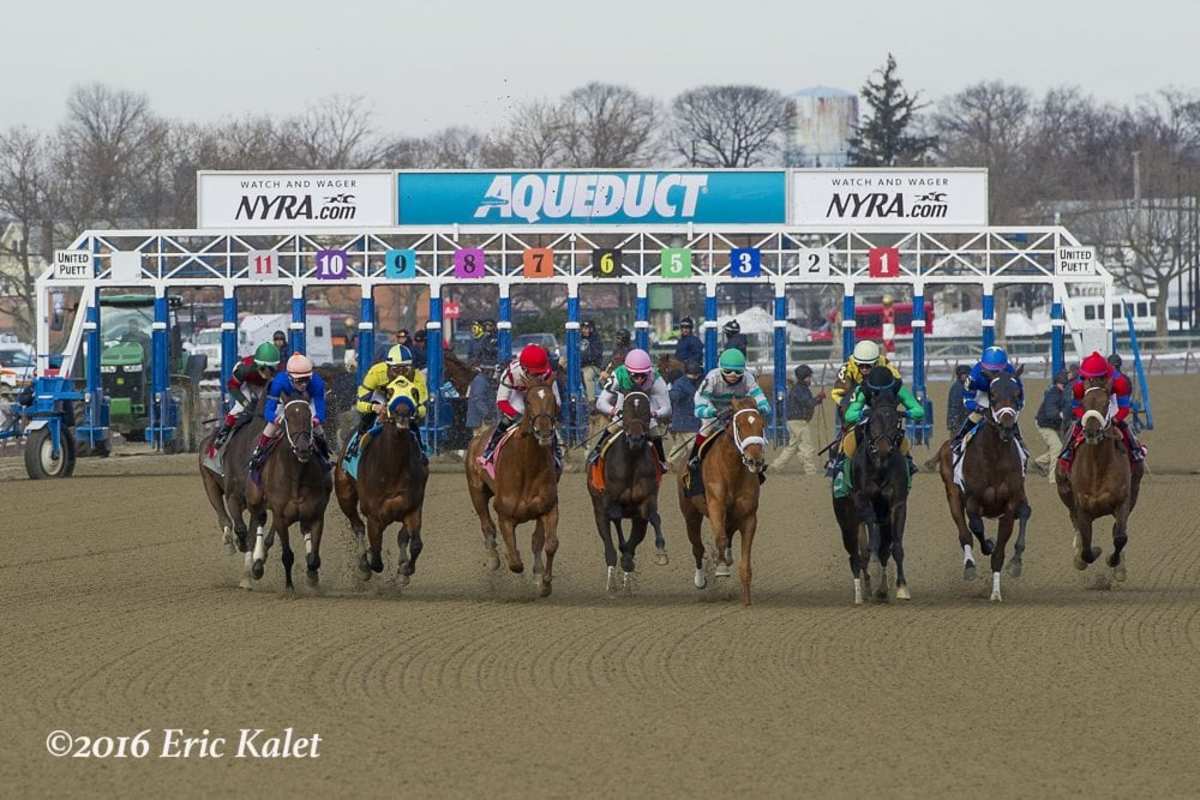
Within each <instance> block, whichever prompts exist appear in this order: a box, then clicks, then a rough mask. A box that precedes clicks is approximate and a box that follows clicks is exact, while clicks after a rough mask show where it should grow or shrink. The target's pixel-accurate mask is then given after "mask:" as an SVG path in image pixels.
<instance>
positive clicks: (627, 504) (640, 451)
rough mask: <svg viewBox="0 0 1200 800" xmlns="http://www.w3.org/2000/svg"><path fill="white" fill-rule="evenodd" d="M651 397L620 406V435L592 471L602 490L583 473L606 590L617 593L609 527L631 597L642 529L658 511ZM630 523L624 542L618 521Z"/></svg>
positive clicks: (629, 397)
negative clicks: (605, 568) (596, 472)
mask: <svg viewBox="0 0 1200 800" xmlns="http://www.w3.org/2000/svg"><path fill="white" fill-rule="evenodd" d="M650 426H651V420H650V398H649V397H648V396H647V395H646V393H645V392H629V393H627V394H626V395H625V398H624V400H623V401H622V402H621V430H620V432H619V433H617V434H615V436H616V439H615V440H614V441H613V442H612V444H611V445H609V447H608V451H607V452H606V453H605V454H604V458H603V461H602V462H601V463H600V464H598V465H597V469H602V470H603V480H602V486H597V485H596V483H595V481H594V480H593V479H594V477H595V476H594V475H593V474H592V469H588V482H587V487H588V493H589V494H590V495H591V496H592V513H593V514H594V515H595V518H596V531H597V532H598V533H599V534H600V539H601V541H602V542H603V543H604V563H605V564H606V565H607V566H608V574H607V579H606V584H605V588H606V589H607V590H608V591H610V592H612V591H616V588H617V548H615V547H613V539H612V528H616V529H617V542H618V545H619V547H620V551H621V570H622V572H623V573H624V574H623V575H622V581H621V583H622V587H623V588H624V590H625V592H626V593H632V592H633V570H634V557H635V555H636V554H637V548H638V545H640V544H641V543H642V540H643V539H645V538H646V527H647V525H649V524H650V520H651V518H652V517H654V516H655V515H656V514H657V512H658V484H659V468H658V456H657V455H656V454H655V452H654V447H653V446H652V445H651V443H650V438H649V437H650ZM623 519H628V520H632V528H633V530H632V532H631V533H630V535H629V540H628V541H626V540H625V536H624V534H623V532H622V531H621V520H623Z"/></svg>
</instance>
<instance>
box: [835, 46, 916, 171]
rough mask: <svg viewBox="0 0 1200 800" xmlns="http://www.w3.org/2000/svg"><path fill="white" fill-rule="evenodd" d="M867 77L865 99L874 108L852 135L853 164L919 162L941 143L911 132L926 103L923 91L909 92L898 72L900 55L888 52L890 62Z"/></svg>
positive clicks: (874, 164)
mask: <svg viewBox="0 0 1200 800" xmlns="http://www.w3.org/2000/svg"><path fill="white" fill-rule="evenodd" d="M871 75H872V76H874V75H878V76H879V80H878V81H873V80H871V78H870V77H868V78H867V83H866V85H864V86H863V88H862V94H863V99H864V100H865V101H866V103H867V106H868V107H869V108H870V112H869V113H870V116H869V117H868V118H867V120H866V121H865V122H864V123H863V124H862V125H859V126H857V127H855V129H854V136H852V137H851V138H850V154H849V157H850V164H851V165H852V166H856V167H895V166H904V165H907V164H914V163H919V162H920V161H921V160H922V158H923V157H924V156H925V155H926V153H928V152H929V151H930V150H932V149H934V148H935V147H936V146H937V137H935V136H916V135H911V134H910V133H909V132H908V129H909V126H911V125H912V123H913V118H914V117H915V115H916V113H917V112H918V111H920V110H921V109H922V108H924V107H925V104H924V103H920V102H919V101H920V92H916V93H914V94H909V93H908V92H907V91H906V90H905V88H904V84H903V83H902V82H901V80H900V78H899V77H897V75H896V57H895V56H893V55H892V54H891V53H888V57H887V63H886V64H884V66H883V67H881V68H880V69H877V70H875V72H873V73H871Z"/></svg>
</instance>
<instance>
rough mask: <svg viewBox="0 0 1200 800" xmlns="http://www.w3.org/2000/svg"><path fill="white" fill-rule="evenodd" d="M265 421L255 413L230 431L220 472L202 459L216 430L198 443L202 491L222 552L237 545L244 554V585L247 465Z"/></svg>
mask: <svg viewBox="0 0 1200 800" xmlns="http://www.w3.org/2000/svg"><path fill="white" fill-rule="evenodd" d="M266 424H267V423H266V421H265V420H263V418H262V417H261V416H254V417H252V418H251V419H250V420H249V421H248V422H246V423H245V424H243V425H241V426H239V427H238V428H237V429H236V430H235V431H234V432H233V435H232V436H230V438H229V441H228V442H227V443H226V444H225V447H224V449H223V450H222V451H221V456H220V457H221V473H222V474H220V475H218V474H217V473H215V472H213V471H212V470H210V469H209V468H208V467H207V466H205V463H204V461H205V455H206V454H207V452H208V447H209V445H210V444H211V442H212V440H213V438H214V437H215V436H216V435H217V434H216V431H213V432H212V433H210V434H209V435H208V436H207V437H205V439H204V441H202V442H201V443H200V453H199V455H200V478H201V480H202V481H203V483H204V493H205V494H206V495H208V502H209V503H211V504H212V507H213V510H214V511H216V512H217V525H219V526H220V527H221V535H222V538H223V541H224V544H225V552H226V553H228V554H230V555H232V554H233V553H234V552H235V548H236V551H237V552H240V553H243V554H244V556H245V568H244V571H243V574H242V580H241V583H240V585H241V587H242V588H243V589H249V588H250V586H251V583H250V570H251V563H250V562H251V552H250V532H249V530H248V529H247V527H246V483H247V480H248V476H247V465H248V464H249V463H250V451H251V450H253V449H254V443H255V441H257V440H258V435H259V434H260V433H262V429H263V428H264V427H265V426H266Z"/></svg>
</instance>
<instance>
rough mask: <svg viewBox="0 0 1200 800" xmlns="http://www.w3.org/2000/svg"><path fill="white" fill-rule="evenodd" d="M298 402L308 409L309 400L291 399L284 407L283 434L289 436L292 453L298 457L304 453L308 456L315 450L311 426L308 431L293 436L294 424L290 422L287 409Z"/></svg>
mask: <svg viewBox="0 0 1200 800" xmlns="http://www.w3.org/2000/svg"><path fill="white" fill-rule="evenodd" d="M297 403H299V404H301V405H303V406H304V407H305V410H306V411H307V410H308V401H307V400H289V401H288V402H287V403H286V404H285V405H284V407H283V434H284V436H286V437H287V440H288V446H289V447H291V448H292V455H294V456H296V457H297V458H299V457H300V454H301V453H303V454H304V455H305V456H306V457H307V456H308V455H309V454H310V453H312V451H313V433H312V429H311V428H310V429H309V430H307V431H304V432H302V433H298V434H296V436H295V437H294V438H293V436H292V426H291V425H289V424H288V417H287V410H288V409H289V408H291V407H292V406H294V405H296V404H297ZM297 440H298V441H297Z"/></svg>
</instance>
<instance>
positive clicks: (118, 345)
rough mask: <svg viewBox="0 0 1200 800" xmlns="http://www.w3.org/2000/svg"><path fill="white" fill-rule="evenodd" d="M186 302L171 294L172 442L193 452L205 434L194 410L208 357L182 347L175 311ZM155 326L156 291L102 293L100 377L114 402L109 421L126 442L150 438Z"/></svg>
mask: <svg viewBox="0 0 1200 800" xmlns="http://www.w3.org/2000/svg"><path fill="white" fill-rule="evenodd" d="M181 305H182V302H181V301H180V299H179V298H178V297H168V308H169V309H170V315H171V321H170V324H169V325H168V328H167V330H168V331H169V336H168V340H167V353H168V358H169V359H170V360H169V364H168V366H167V373H168V375H169V378H170V390H169V391H170V395H171V405H172V407H173V408H174V409H175V418H176V426H177V427H176V432H175V436H174V438H173V439H172V440H171V442H170V444H169V445H168V447H169V449H170V450H172V451H173V452H184V451H185V450H186V451H189V452H192V451H195V449H196V447H197V444H198V442H199V439H200V432H199V427H198V424H197V420H196V419H195V411H196V407H197V397H198V392H199V387H200V378H201V377H202V376H203V374H204V367H205V361H206V359H205V357H204V356H191V355H189V354H188V353H186V352H185V351H184V349H183V342H182V340H181V337H180V334H179V326H178V325H177V324H176V311H177V310H178V309H179V308H180V306H181ZM153 326H154V295H152V294H121V295H110V296H102V297H101V298H100V342H101V347H102V348H103V349H102V350H101V351H100V379H101V384H102V385H103V387H104V395H105V397H106V398H108V403H109V406H108V408H109V426H110V427H111V429H112V430H113V431H115V432H117V433H120V434H121V435H122V436H123V437H124V438H125V440H126V441H131V442H144V441H146V428H148V427H149V425H150V408H151V405H152V404H153V402H154V382H153V375H152V372H151V363H150V362H151V355H152V353H153V347H152V345H151V342H152V336H151V332H152V330H153ZM100 455H107V453H101V454H100Z"/></svg>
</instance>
